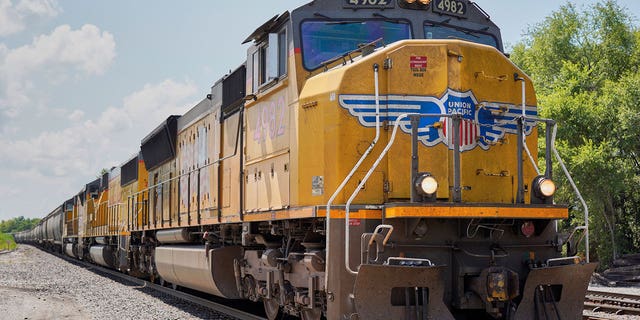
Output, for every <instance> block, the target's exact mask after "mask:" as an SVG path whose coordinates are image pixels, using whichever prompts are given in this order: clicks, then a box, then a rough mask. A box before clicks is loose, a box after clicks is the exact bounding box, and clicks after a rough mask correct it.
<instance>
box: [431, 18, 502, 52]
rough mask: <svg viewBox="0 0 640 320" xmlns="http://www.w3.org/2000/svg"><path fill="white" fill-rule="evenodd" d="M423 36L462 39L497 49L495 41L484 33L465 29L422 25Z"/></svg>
mask: <svg viewBox="0 0 640 320" xmlns="http://www.w3.org/2000/svg"><path fill="white" fill-rule="evenodd" d="M424 36H425V38H426V39H462V40H467V41H471V42H475V43H480V44H486V45H489V46H492V47H494V48H497V47H498V42H497V41H496V39H495V38H494V37H493V36H491V35H489V34H486V33H480V32H476V31H471V30H466V29H455V28H451V27H447V26H441V25H436V24H431V23H426V24H425V25H424Z"/></svg>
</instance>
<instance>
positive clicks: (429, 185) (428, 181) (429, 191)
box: [416, 173, 438, 196]
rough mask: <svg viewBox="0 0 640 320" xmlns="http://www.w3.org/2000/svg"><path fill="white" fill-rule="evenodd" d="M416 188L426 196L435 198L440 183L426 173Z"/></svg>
mask: <svg viewBox="0 0 640 320" xmlns="http://www.w3.org/2000/svg"><path fill="white" fill-rule="evenodd" d="M416 188H417V189H418V191H420V192H421V193H422V194H424V195H426V196H433V195H434V194H435V193H436V191H438V181H436V179H435V178H434V177H433V176H431V174H429V173H425V174H422V175H421V176H419V177H418V179H417V180H416Z"/></svg>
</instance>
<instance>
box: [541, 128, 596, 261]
mask: <svg viewBox="0 0 640 320" xmlns="http://www.w3.org/2000/svg"><path fill="white" fill-rule="evenodd" d="M547 130H549V128H547ZM557 133H558V126H557V125H556V124H555V123H554V124H553V134H552V138H551V150H552V151H553V153H554V155H555V156H556V159H557V160H558V164H559V165H560V167H561V168H562V171H563V172H564V175H565V176H566V177H567V180H569V183H570V184H571V187H572V188H573V191H574V192H575V193H576V196H578V199H579V200H580V203H581V204H582V207H583V208H584V228H585V258H586V261H587V263H589V206H587V202H586V201H584V198H583V197H582V194H581V193H580V190H578V187H577V186H576V183H575V182H574V181H573V178H571V174H569V170H567V167H566V166H565V165H564V162H563V161H562V158H561V157H560V153H559V152H558V149H556V134H557Z"/></svg>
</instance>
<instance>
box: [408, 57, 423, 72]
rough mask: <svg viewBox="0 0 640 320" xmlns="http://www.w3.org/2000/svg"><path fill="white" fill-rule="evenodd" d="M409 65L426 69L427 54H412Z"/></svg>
mask: <svg viewBox="0 0 640 320" xmlns="http://www.w3.org/2000/svg"><path fill="white" fill-rule="evenodd" d="M409 66H410V67H411V69H426V68H427V57H426V56H411V58H410V59H409Z"/></svg>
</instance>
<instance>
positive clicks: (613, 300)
mask: <svg viewBox="0 0 640 320" xmlns="http://www.w3.org/2000/svg"><path fill="white" fill-rule="evenodd" d="M584 311H585V313H584V314H585V319H594V320H595V319H606V318H602V317H599V316H593V315H592V314H593V313H606V314H611V315H619V316H640V296H638V295H633V294H624V293H614V292H606V291H597V290H588V291H587V295H586V297H585V301H584Z"/></svg>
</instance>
